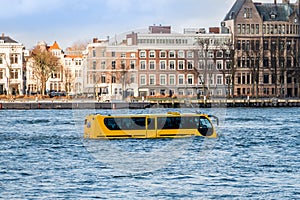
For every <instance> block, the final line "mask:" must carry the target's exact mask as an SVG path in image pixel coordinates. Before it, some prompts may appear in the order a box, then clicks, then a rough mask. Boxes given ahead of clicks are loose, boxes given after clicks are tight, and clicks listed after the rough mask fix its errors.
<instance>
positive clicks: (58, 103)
mask: <svg viewBox="0 0 300 200" xmlns="http://www.w3.org/2000/svg"><path fill="white" fill-rule="evenodd" d="M212 107H229V108H234V107H249V108H250V107H261V108H263V107H300V99H277V98H272V99H208V100H203V99H200V100H198V99H187V98H186V99H172V98H159V99H143V100H142V99H134V100H132V101H129V102H126V101H112V102H99V101H96V100H89V99H80V100H76V99H72V100H65V99H56V100H38V101H28V100H14V101H8V100H0V110H1V109H2V110H11V109H15V110H31V109H145V108H212Z"/></svg>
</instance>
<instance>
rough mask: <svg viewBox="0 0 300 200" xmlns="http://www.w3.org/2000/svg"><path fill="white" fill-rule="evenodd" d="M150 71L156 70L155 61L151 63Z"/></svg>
mask: <svg viewBox="0 0 300 200" xmlns="http://www.w3.org/2000/svg"><path fill="white" fill-rule="evenodd" d="M149 69H150V70H155V61H154V60H151V61H149Z"/></svg>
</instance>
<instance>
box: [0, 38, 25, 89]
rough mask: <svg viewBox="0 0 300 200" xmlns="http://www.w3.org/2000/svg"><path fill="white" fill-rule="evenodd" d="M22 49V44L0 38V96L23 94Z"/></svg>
mask: <svg viewBox="0 0 300 200" xmlns="http://www.w3.org/2000/svg"><path fill="white" fill-rule="evenodd" d="M24 49H25V47H24V46H23V44H21V43H18V42H17V41H15V40H13V39H11V38H10V37H8V36H5V35H4V34H2V36H0V95H1V94H7V95H18V94H20V95H22V94H23V93H24V90H25V89H24V68H23V66H24V56H23V53H24Z"/></svg>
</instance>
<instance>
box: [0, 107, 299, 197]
mask: <svg viewBox="0 0 300 200" xmlns="http://www.w3.org/2000/svg"><path fill="white" fill-rule="evenodd" d="M141 111H142V112H146V113H153V112H165V111H167V110H163V109H160V110H158V109H151V110H138V111H134V110H114V111H108V110H97V111H95V110H94V111H87V110H82V111H72V110H42V111H41V110H26V111H15V110H12V111H10V110H5V111H0V129H1V130H0V158H1V159H0V198H1V199H60V198H61V199H99V198H100V199H119V198H123V199H298V197H299V196H300V192H299V186H300V185H299V183H298V182H299V180H300V175H299V174H300V168H299V166H300V159H299V155H300V132H299V130H300V123H299V119H300V109H299V108H278V109H274V108H270V109H268V108H266V109H245V108H233V109H222V110H220V109H217V108H214V109H205V110H203V112H209V113H212V114H215V115H218V116H219V117H220V118H221V119H222V120H221V124H220V126H219V127H218V128H217V129H218V133H219V138H217V139H212V140H211V139H205V138H190V139H178V140H172V139H156V140H137V139H129V140H112V141H109V140H99V141H97V140H85V139H83V137H82V136H83V120H84V116H85V115H86V114H87V113H89V112H99V113H108V112H113V113H124V112H128V113H134V112H141ZM180 111H190V110H184V109H182V110H180Z"/></svg>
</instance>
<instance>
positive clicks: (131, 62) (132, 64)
mask: <svg viewBox="0 0 300 200" xmlns="http://www.w3.org/2000/svg"><path fill="white" fill-rule="evenodd" d="M130 69H135V60H131V61H130Z"/></svg>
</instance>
